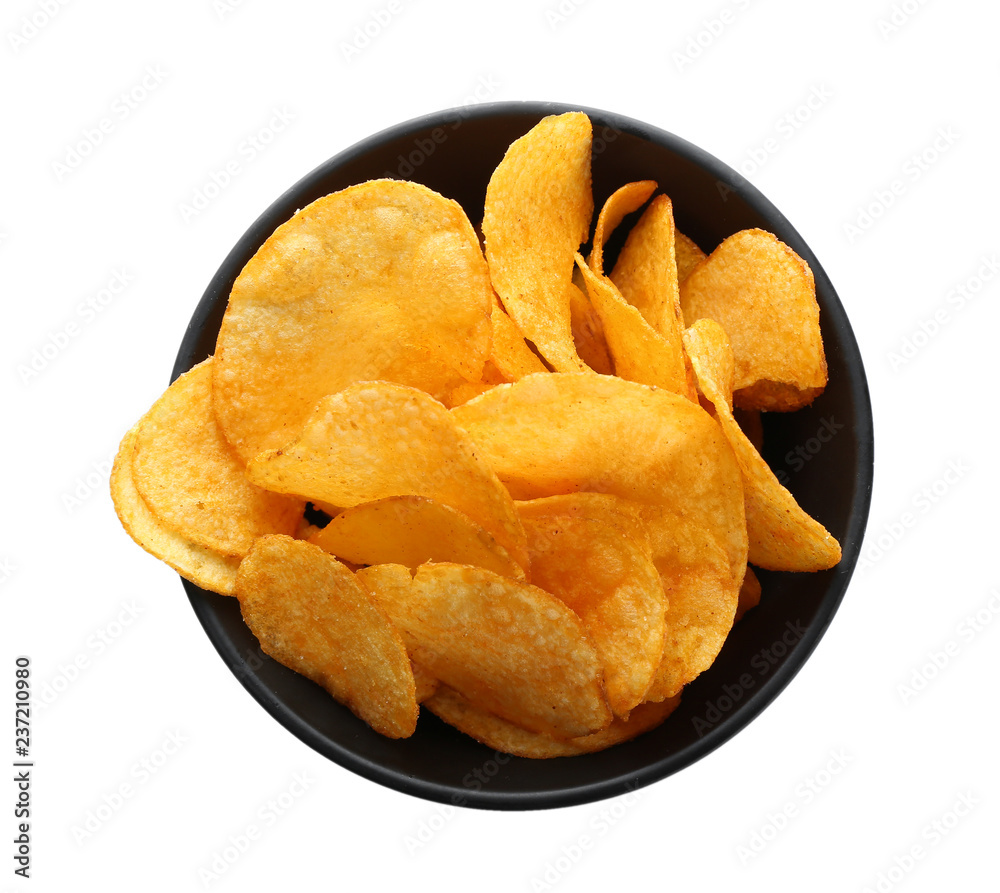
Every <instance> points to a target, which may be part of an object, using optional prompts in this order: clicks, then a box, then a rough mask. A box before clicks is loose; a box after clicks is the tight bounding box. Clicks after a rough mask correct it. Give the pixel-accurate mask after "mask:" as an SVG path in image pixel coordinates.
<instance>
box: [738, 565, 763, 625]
mask: <svg viewBox="0 0 1000 893" xmlns="http://www.w3.org/2000/svg"><path fill="white" fill-rule="evenodd" d="M760 595H761V588H760V580H758V579H757V575H756V574H755V573H754V572H753V568H751V567H748V568H747V572H746V576H745V577H744V578H743V585H742V586H741V587H740V599H739V602H738V603H737V605H736V619H735V620H734V621H733V623H736V622H737V621H739V620H741V619H742V618H743V615H744V614H746V612H747V611H749V610H750V609H751V608H756V607H757V605H759V604H760Z"/></svg>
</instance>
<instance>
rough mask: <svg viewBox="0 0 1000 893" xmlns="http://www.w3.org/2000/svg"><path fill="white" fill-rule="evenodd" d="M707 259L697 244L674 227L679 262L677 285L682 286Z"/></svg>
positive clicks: (675, 250) (676, 257)
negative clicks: (692, 272)
mask: <svg viewBox="0 0 1000 893" xmlns="http://www.w3.org/2000/svg"><path fill="white" fill-rule="evenodd" d="M706 257H708V255H707V254H705V252H704V251H702V250H701V249H700V248H699V247H698V246H697V245H695V243H694V242H693V241H692V240H691V239H689V238H688V237H687V236H685V235H684V233H682V232H681V231H680V230H679V229H677V228H676V227H674V258H675V259H676V262H677V284H678V285H680V284H681V283H682V282H683V281H684V280H685V279H687V278H688V276H690V275H691V271H692V270H693V269H694V268H695V267H697V266H698V264H700V263H701V262H702V261H703V260H704V259H705V258H706Z"/></svg>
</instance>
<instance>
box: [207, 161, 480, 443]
mask: <svg viewBox="0 0 1000 893" xmlns="http://www.w3.org/2000/svg"><path fill="white" fill-rule="evenodd" d="M492 300H493V298H492V292H491V289H490V281H489V271H488V269H487V266H486V262H485V259H484V258H483V254H482V251H481V250H480V247H479V241H478V239H477V237H476V234H475V232H474V231H473V229H472V226H471V224H470V223H469V221H468V218H467V217H466V216H465V212H464V211H463V210H462V208H461V207H460V206H459V205H458V204H457V203H456V202H453V201H451V200H450V199H446V198H444V197H443V196H441V195H438V194H437V193H436V192H434V191H432V190H430V189H428V188H427V187H426V186H421V185H419V184H416V183H407V182H402V181H397V180H373V181H370V182H368V183H362V184H360V185H358V186H352V187H350V188H348V189H344V190H342V191H340V192H335V193H332V194H331V195H327V196H324V197H323V198H321V199H318V200H317V201H315V202H313V203H312V204H311V205H309V206H308V207H306V208H303V209H302V210H301V211H299V212H298V213H297V214H296V215H295V216H294V217H292V219H291V220H289V221H287V222H286V223H283V224H282V225H281V226H279V227H278V228H277V229H276V230H275V231H274V233H273V234H272V235H271V236H270V237H269V238H268V240H267V241H266V242H265V243H264V244H263V245H262V246H261V247H260V249H259V250H258V251H257V253H256V254H255V255H254V256H253V258H251V260H250V262H249V263H248V264H247V265H246V266H245V267H244V268H243V271H242V272H241V273H240V275H239V277H238V278H237V280H236V282H235V283H234V284H233V289H232V293H231V295H230V298H229V306H228V307H227V309H226V315H225V317H224V318H223V321H222V327H221V329H220V331H219V338H218V342H217V346H216V359H215V371H214V376H213V378H214V381H213V387H214V405H215V412H216V416H217V417H218V420H219V425H220V427H221V429H222V432H223V434H224V435H225V437H226V439H227V440H228V441H229V442H230V443H231V444H232V445H233V446H234V447H235V448H236V451H237V452H238V453H239V455H240V456H241V457H242V459H243V461H244V463H246V462H249V461H250V459H252V458H253V457H254V456H256V455H257V454H258V453H259V452H261V451H262V450H265V449H273V448H277V447H280V446H281V445H282V444H284V443H287V442H288V440H289V439H290V438H291V437H292V436H293V435H294V434H295V433H296V432H297V431H298V430H299V429H300V428H301V427H302V424H303V423H304V421H305V419H306V416H308V415H309V413H310V412H311V411H312V408H313V406H314V405H315V404H316V401H317V400H319V399H320V398H321V397H324V396H325V395H327V394H332V393H335V392H336V391H339V390H341V389H342V388H344V387H346V386H347V385H349V384H351V383H352V382H355V381H364V380H373V379H385V380H387V381H394V382H398V383H400V384H406V385H410V386H412V387H416V388H420V389H421V390H423V391H426V392H427V393H429V394H431V395H432V396H434V397H437V398H439V399H442V400H444V399H447V397H448V395H449V394H450V392H451V391H452V389H453V388H455V387H456V386H458V385H459V384H461V382H463V381H479V380H480V378H481V377H482V371H483V364H484V362H485V361H486V357H487V356H488V354H489V349H490V321H489V314H490V304H491V302H492Z"/></svg>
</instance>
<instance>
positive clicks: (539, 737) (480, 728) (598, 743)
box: [426, 685, 680, 759]
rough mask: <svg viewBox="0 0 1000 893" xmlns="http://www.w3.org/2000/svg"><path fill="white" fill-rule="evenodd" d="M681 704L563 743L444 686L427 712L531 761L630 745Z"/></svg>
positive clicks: (648, 707) (639, 711)
mask: <svg viewBox="0 0 1000 893" xmlns="http://www.w3.org/2000/svg"><path fill="white" fill-rule="evenodd" d="M679 704H680V697H679V696H678V697H675V698H671V699H670V700H666V701H662V702H660V703H657V704H640V705H639V706H638V707H636V708H635V710H633V711H632V713H631V714H630V715H629V718H628V719H627V720H625V719H619V718H615V720H614V721H613V722H612V723H611V725H609V726H608V727H607V728H606V729H602V730H601V731H599V732H593V733H591V734H590V735H583V736H581V737H579V738H566V739H562V740H560V739H557V738H552V737H550V736H548V735H544V734H541V733H539V732H529V731H527V730H526V729H522V728H521V727H520V726H517V725H515V724H514V723H511V722H508V721H507V720H505V719H501V718H500V717H499V716H497V715H496V714H493V713H490V712H489V711H488V710H483V709H482V708H480V707H476V706H475V705H474V704H472V703H471V702H470V701H469V700H468V699H467V698H464V697H463V696H462V695H460V694H459V693H458V692H457V691H455V690H454V689H452V688H448V687H447V686H444V685H443V686H441V687H440V688H439V689H438V690H437V692H436V693H435V694H434V696H433V697H431V698H430V699H428V700H427V701H426V706H427V709H428V710H430V711H431V712H432V713H434V714H436V715H437V716H439V717H440V718H441V719H443V720H444V721H445V722H446V723H448V724H449V725H452V726H454V727H455V728H456V729H458V730H459V731H460V732H464V733H465V734H466V735H469V736H471V737H472V738H475V739H476V740H477V741H479V742H480V743H481V744H485V745H486V746H487V747H489V748H490V749H491V750H495V751H498V752H500V753H509V754H513V755H514V756H518V757H528V758H531V759H549V758H552V757H572V756H577V755H579V754H585V753H596V752H597V751H599V750H605V749H606V748H608V747H613V746H614V745H615V744H621V743H623V742H625V741H630V740H631V739H632V738H635V737H637V736H638V735H641V734H643V733H644V732H648V731H650V730H652V729H654V728H656V727H657V726H658V725H660V724H661V723H662V722H663V721H664V720H665V719H666V718H667V717H668V716H670V714H671V713H673V712H674V710H675V709H676V708H677V706H678V705H679Z"/></svg>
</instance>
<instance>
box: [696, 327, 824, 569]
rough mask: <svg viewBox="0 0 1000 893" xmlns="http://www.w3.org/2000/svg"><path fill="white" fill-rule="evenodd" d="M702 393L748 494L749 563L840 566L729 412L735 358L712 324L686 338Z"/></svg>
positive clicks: (818, 530)
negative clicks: (716, 418)
mask: <svg viewBox="0 0 1000 893" xmlns="http://www.w3.org/2000/svg"><path fill="white" fill-rule="evenodd" d="M684 343H685V345H686V346H687V350H688V354H689V355H690V357H691V363H692V365H693V366H694V371H695V375H696V377H697V379H698V387H699V388H700V389H701V392H702V393H703V394H704V395H705V397H707V398H708V399H709V400H710V401H711V402H712V404H713V405H714V406H715V411H716V414H717V416H718V419H719V424H720V425H721V426H722V430H723V431H725V433H726V436H727V437H728V438H729V442H730V443H731V444H732V447H733V451H734V452H735V454H736V459H737V461H738V462H739V464H740V470H741V472H742V474H743V482H744V492H745V494H746V513H747V534H748V536H749V541H750V550H749V560H750V562H751V563H753V564H754V565H756V566H757V567H762V568H765V569H766V570H776V571H818V570H825V569H826V568H830V567H833V566H834V565H835V564H837V562H839V561H840V557H841V552H840V544H839V543H838V542H837V540H836V539H834V537H832V536H831V535H830V533H829V532H828V531H827V530H826V528H825V527H823V525H822V524H820V523H819V522H818V521H816V520H814V519H813V518H811V517H810V516H809V515H808V514H806V512H805V511H803V510H802V508H801V507H800V506H799V504H798V503H797V502H796V501H795V497H794V496H792V494H791V493H789V492H788V490H786V489H785V488H784V487H783V486H782V485H781V483H780V482H779V481H778V479H777V478H776V477H775V475H774V472H772V471H771V469H770V468H769V467H768V465H767V463H766V462H765V461H764V460H763V458H762V457H761V455H760V453H758V452H757V450H755V449H754V447H753V444H752V443H750V441H749V440H748V439H747V436H746V435H745V434H744V433H743V431H742V430H741V429H740V426H739V425H738V424H737V423H736V420H735V419H734V418H733V414H732V410H731V409H730V403H729V401H730V394H731V387H732V381H733V366H734V360H733V353H732V350H731V349H730V347H729V341H728V339H727V338H726V333H725V332H724V331H723V329H722V326H720V325H719V324H718V323H716V322H714V321H713V320H710V319H702V320H699V321H698V322H696V323H695V324H694V325H693V326H691V327H690V328H689V329H688V330H687V331H686V332H685V333H684Z"/></svg>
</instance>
